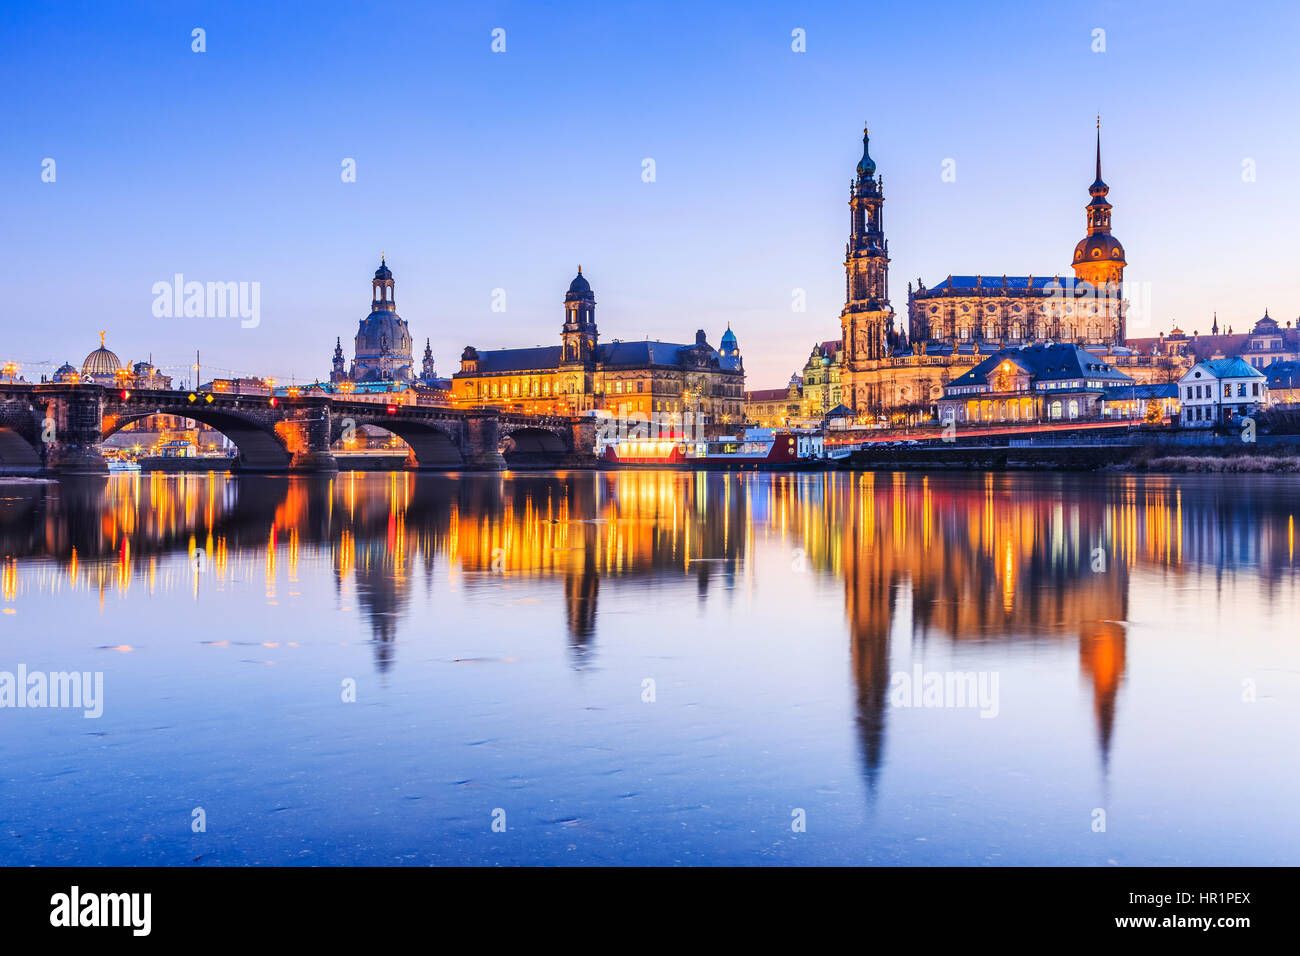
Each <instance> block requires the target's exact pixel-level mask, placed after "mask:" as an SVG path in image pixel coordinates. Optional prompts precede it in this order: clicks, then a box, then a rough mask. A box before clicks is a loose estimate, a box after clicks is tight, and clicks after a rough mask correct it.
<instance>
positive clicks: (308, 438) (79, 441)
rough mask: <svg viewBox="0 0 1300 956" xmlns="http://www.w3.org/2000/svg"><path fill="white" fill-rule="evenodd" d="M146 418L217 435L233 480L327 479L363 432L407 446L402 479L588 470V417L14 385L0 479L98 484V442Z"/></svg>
mask: <svg viewBox="0 0 1300 956" xmlns="http://www.w3.org/2000/svg"><path fill="white" fill-rule="evenodd" d="M151 415H176V416H180V417H183V418H189V419H193V420H194V421H196V422H201V423H202V424H204V425H208V426H210V427H212V428H214V429H216V430H217V431H219V432H221V433H222V434H223V435H225V436H226V437H227V438H229V439H230V440H231V442H232V443H233V444H234V445H235V447H236V449H238V452H239V454H238V460H237V465H236V467H237V469H238V470H239V471H250V472H265V473H273V474H275V473H280V474H282V473H287V472H330V471H337V470H338V462H337V461H336V460H335V458H334V454H333V451H332V446H333V444H334V443H335V442H337V441H339V440H340V439H344V438H346V437H348V435H349V433H350V431H351V430H354V429H357V428H360V427H361V426H363V425H376V426H378V427H380V428H383V429H386V430H387V431H390V432H392V433H393V434H395V435H397V436H398V437H399V438H401V439H402V440H404V441H405V442H406V443H407V444H408V445H410V447H411V455H410V456H409V457H408V459H407V465H408V467H411V468H419V469H432V470H440V471H463V470H474V471H499V470H502V469H505V468H507V467H516V468H518V467H538V468H579V467H589V466H591V465H594V464H595V451H594V449H595V444H596V422H595V420H594V419H591V418H570V417H553V416H547V417H543V416H532V415H518V414H507V413H502V412H500V411H498V410H497V409H494V408H475V409H458V408H449V407H445V406H439V405H386V404H384V403H379V402H365V401H356V400H337V401H336V400H332V399H329V398H326V397H323V396H301V397H283V396H277V397H274V398H272V397H270V396H265V395H230V394H221V393H206V392H188V391H160V390H130V391H123V390H118V389H112V388H106V387H103V386H99V385H65V384H57V385H56V384H48V385H30V384H25V383H19V384H8V385H4V384H0V471H3V472H7V473H18V474H40V473H52V474H102V473H104V472H105V471H106V470H107V465H106V464H105V461H104V458H103V456H102V455H101V454H100V451H99V445H100V443H101V442H103V441H104V440H105V439H107V438H108V437H109V436H110V435H112V434H113V433H114V432H116V431H118V430H119V429H121V428H123V427H124V426H126V425H129V424H130V423H132V422H136V421H140V420H141V419H144V418H148V417H149V416H151Z"/></svg>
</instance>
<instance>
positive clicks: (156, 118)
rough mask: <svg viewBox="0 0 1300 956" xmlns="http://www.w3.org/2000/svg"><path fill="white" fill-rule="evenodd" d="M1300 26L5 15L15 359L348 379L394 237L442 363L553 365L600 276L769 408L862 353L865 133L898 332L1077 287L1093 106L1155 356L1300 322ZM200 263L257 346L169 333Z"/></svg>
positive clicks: (685, 15)
mask: <svg viewBox="0 0 1300 956" xmlns="http://www.w3.org/2000/svg"><path fill="white" fill-rule="evenodd" d="M1298 26H1300V12H1298V8H1297V5H1296V4H1294V3H1268V4H1263V3H1261V4H1246V5H1244V6H1236V7H1229V6H1225V5H1222V4H1212V3H1204V2H1195V3H1132V2H1102V3H1082V4H1042V3H1025V4H1021V3H999V4H969V3H957V2H953V3H915V4H909V5H903V4H890V5H873V4H861V3H854V4H840V3H836V4H811V5H809V4H803V3H798V4H796V3H718V4H700V3H660V2H655V3H639V4H635V5H629V4H614V3H596V2H591V3H585V4H559V3H545V4H543V3H502V4H468V3H467V4H443V3H432V4H431V3H392V4H389V3H346V4H343V3H337V4H335V3H313V4H301V5H280V4H268V3H258V4H254V3H245V2H222V3H183V2H182V3H164V2H159V3H151V4H145V3H135V4H122V5H112V6H109V5H102V4H98V3H50V4H22V5H18V4H10V5H8V6H7V7H6V9H5V10H4V11H3V13H0V75H2V76H3V79H4V86H5V90H6V95H5V97H4V103H3V106H2V107H0V109H3V113H4V120H5V123H4V125H5V136H4V137H3V139H0V176H2V177H3V184H4V211H5V213H6V215H5V225H6V228H5V229H4V230H3V232H0V293H2V295H0V301H2V302H3V309H4V311H5V322H4V329H5V337H4V343H3V346H2V347H0V352H3V355H0V359H3V360H4V361H17V362H19V363H20V364H21V368H22V374H25V375H26V376H27V377H28V378H29V379H32V380H35V379H38V378H39V377H40V375H41V374H43V373H45V374H48V373H49V372H52V371H53V369H54V368H55V367H57V366H58V365H59V364H61V363H63V362H64V361H71V362H73V363H74V364H80V362H81V360H82V359H83V358H84V357H85V355H86V353H87V352H89V351H90V350H91V349H92V348H94V347H95V346H96V345H97V344H98V332H99V330H100V329H107V330H108V345H109V347H110V348H112V349H113V350H114V351H115V352H117V354H118V355H119V356H120V357H121V359H122V360H123V361H126V360H129V359H131V360H139V359H143V358H144V357H146V355H147V354H149V353H152V355H153V357H154V361H155V363H156V364H158V365H160V366H164V367H166V368H168V369H169V370H170V371H171V373H172V374H174V375H176V376H177V377H178V378H179V377H184V376H185V375H186V374H188V373H187V372H186V371H185V368H186V367H187V366H188V365H189V364H191V363H192V361H193V354H194V351H195V349H201V350H202V356H203V365H204V378H207V377H209V376H210V375H213V374H231V373H239V374H261V375H274V376H276V377H277V378H279V379H281V380H283V381H288V380H290V379H291V378H293V379H296V380H298V381H312V380H315V379H317V378H320V377H324V376H326V375H328V372H329V362H330V356H331V353H332V350H333V347H334V340H335V337H336V336H341V337H342V339H343V343H344V347H345V349H346V351H347V355H348V357H349V358H351V338H352V336H354V335H355V334H356V328H357V322H358V320H359V319H361V318H362V317H363V316H365V314H366V313H367V312H368V311H369V303H370V287H369V280H370V276H371V274H372V273H373V271H374V269H375V267H376V266H377V265H378V259H379V253H380V250H381V249H383V250H387V253H388V264H389V265H390V267H391V268H392V269H393V272H394V277H395V279H396V281H397V290H396V292H397V307H398V311H399V312H400V314H401V315H402V317H403V318H405V319H406V320H407V321H408V322H409V323H410V328H411V333H412V335H413V336H414V337H415V339H416V342H417V348H416V358H417V361H418V359H419V356H420V353H421V352H422V351H423V347H424V340H425V338H426V337H427V338H430V339H431V340H432V343H433V350H434V355H435V358H436V359H437V365H438V370H439V371H440V372H441V373H443V374H450V373H451V372H453V371H455V370H456V369H457V368H458V367H459V365H458V358H459V355H460V351H461V349H462V348H463V347H464V346H465V345H466V344H470V343H472V344H474V345H476V346H478V347H479V348H496V347H506V346H531V345H537V344H557V343H558V341H559V329H560V325H561V323H562V321H563V309H562V306H561V302H562V299H563V296H564V291H565V289H566V287H567V286H568V283H569V281H570V279H571V278H572V277H573V274H574V272H575V271H576V269H577V265H578V264H579V263H581V264H582V266H583V271H584V273H585V274H586V275H587V276H588V278H589V279H590V280H591V283H592V286H593V288H594V290H595V293H596V299H597V303H598V305H597V313H596V315H597V320H598V324H599V327H600V333H601V337H602V340H606V341H608V340H610V339H613V338H624V339H632V338H643V337H650V338H658V339H663V340H666V341H679V342H690V341H693V338H694V333H695V330H696V329H697V328H703V329H705V330H706V331H707V332H708V335H709V339H710V341H711V342H712V343H713V344H714V345H715V346H716V345H717V343H718V339H719V338H720V336H721V334H722V332H723V330H724V329H725V328H726V326H727V323H730V324H731V326H732V328H733V329H734V330H735V331H736V334H737V336H738V338H739V341H740V346H741V349H742V352H743V355H744V357H745V365H746V369H747V372H748V375H747V387H748V388H765V387H774V386H777V385H781V384H783V383H784V382H785V381H786V379H787V378H788V377H789V375H790V373H791V372H792V371H794V370H795V369H797V368H799V367H801V366H802V365H803V363H804V361H805V359H806V357H807V355H808V351H809V349H810V348H811V346H812V345H813V343H814V342H817V341H822V340H826V339H832V338H836V337H838V335H839V312H840V309H841V307H842V305H843V297H844V274H843V266H842V256H843V252H844V242H845V238H846V235H847V228H848V207H847V205H846V200H847V198H848V196H847V191H848V184H849V179H850V177H851V175H852V172H853V168H854V165H855V164H856V162H857V160H858V157H859V156H860V154H861V135H862V125H863V123H864V121H865V122H868V123H869V124H870V127H871V138H872V147H871V153H872V156H873V157H874V159H875V160H876V162H877V164H878V166H879V171H880V173H881V174H882V175H883V176H884V186H885V196H886V203H885V212H884V223H885V229H886V235H887V236H888V238H889V242H890V253H891V256H892V260H893V261H892V264H891V268H890V291H891V297H892V302H893V306H894V308H895V310H897V312H898V313H899V316H900V319H904V318H905V313H906V309H907V283H908V282H909V281H913V282H914V281H916V279H917V277H921V278H923V279H924V280H925V282H926V283H927V284H930V285H935V284H938V283H939V282H940V281H942V280H943V278H944V277H945V276H947V275H948V274H949V273H953V274H976V273H982V274H984V275H988V276H997V277H1000V276H1001V275H1002V274H1003V273H1006V274H1012V275H1016V274H1019V275H1023V274H1026V273H1034V274H1036V275H1050V274H1056V273H1064V274H1067V275H1068V274H1069V266H1070V257H1071V254H1072V251H1073V248H1074V244H1075V242H1077V241H1078V239H1080V238H1081V237H1082V236H1083V234H1084V205H1085V203H1086V202H1087V200H1088V194H1087V187H1088V184H1089V183H1090V182H1091V181H1092V175H1093V169H1092V166H1093V149H1094V136H1095V116H1096V115H1097V114H1098V113H1100V114H1101V116H1102V150H1103V173H1104V178H1105V179H1106V181H1107V182H1108V183H1109V184H1110V187H1111V192H1110V200H1111V201H1112V202H1113V203H1114V231H1115V235H1116V236H1117V237H1118V238H1119V239H1120V240H1121V241H1122V242H1123V243H1124V247H1125V249H1126V251H1127V255H1128V261H1129V263H1130V266H1129V269H1128V275H1127V277H1128V279H1130V280H1132V281H1134V282H1138V283H1145V284H1146V285H1145V286H1144V288H1145V290H1146V292H1144V293H1143V294H1144V295H1146V296H1147V300H1148V301H1149V303H1150V307H1151V312H1152V320H1151V321H1150V322H1149V323H1148V324H1146V325H1145V326H1143V325H1140V324H1135V323H1130V329H1129V331H1130V334H1131V335H1153V334H1155V333H1156V332H1157V331H1162V330H1167V329H1168V328H1170V327H1171V326H1172V325H1174V324H1175V323H1177V324H1178V325H1180V326H1181V327H1182V328H1183V329H1185V330H1187V331H1188V332H1191V331H1193V330H1200V331H1202V332H1207V331H1208V330H1209V327H1210V323H1211V314H1212V313H1213V312H1214V311H1217V312H1218V316H1219V323H1220V325H1221V326H1223V327H1226V326H1228V325H1231V326H1233V327H1234V330H1235V331H1245V330H1246V329H1248V328H1249V327H1250V325H1251V324H1252V323H1253V322H1254V320H1255V319H1256V318H1258V317H1259V315H1261V314H1262V313H1263V311H1264V309H1265V307H1268V308H1269V310H1270V312H1271V314H1272V315H1273V316H1274V317H1275V318H1277V319H1278V320H1279V321H1287V320H1290V321H1295V320H1296V317H1297V315H1298V314H1300V269H1297V265H1296V263H1297V257H1298V256H1300V238H1298V233H1297V229H1296V226H1295V223H1296V221H1297V219H1298V218H1300V182H1298V180H1297V175H1298V173H1300V125H1298V124H1297V123H1296V121H1295V105H1296V104H1295V92H1294V90H1295V82H1294V79H1293V78H1292V76H1291V74H1292V73H1293V72H1294V62H1293V61H1294V43H1295V39H1294V38H1295V36H1296V35H1297V27H1298ZM196 27H201V28H203V29H204V30H205V31H206V46H207V50H206V52H204V53H195V52H192V50H191V43H192V39H191V31H192V30H193V29H194V28H196ZM494 28H502V29H504V30H505V31H506V52H504V53H493V52H492V49H491V44H492V35H491V34H492V31H493V29H494ZM795 29H802V30H804V31H805V32H806V45H807V51H806V52H803V53H796V52H794V51H793V50H792V49H791V45H792V37H791V33H792V31H793V30H795ZM1097 29H1102V30H1104V31H1105V51H1104V52H1094V50H1093V47H1094V46H1095V45H1096V42H1095V40H1094V30H1097ZM46 158H52V159H54V160H55V163H56V167H55V168H56V180H55V182H53V183H48V182H43V181H42V177H41V174H42V162H43V160H45V159H46ZM349 158H350V159H354V160H355V161H356V171H357V181H356V182H355V183H345V182H343V181H342V178H341V176H340V172H341V168H342V167H341V164H342V162H343V161H344V160H345V159H349ZM646 158H651V159H653V160H654V161H655V174H656V178H655V181H654V182H651V183H647V182H643V181H642V163H643V160H644V159H646ZM946 160H952V161H953V163H954V165H953V167H952V168H955V172H956V179H955V181H953V182H945V181H944V179H943V177H942V175H941V174H942V172H943V169H944V165H945V161H946ZM1247 161H1249V165H1253V169H1254V180H1253V181H1249V177H1248V176H1243V170H1244V168H1245V167H1244V166H1243V164H1244V163H1247ZM175 273H182V274H183V275H184V276H185V278H186V279H187V280H197V281H203V282H207V281H221V282H232V281H233V282H258V283H260V284H261V322H260V325H259V326H258V327H257V328H252V329H246V328H241V326H240V323H239V321H238V320H237V319H218V318H202V319H200V318H189V319H186V318H173V319H158V318H155V317H154V315H153V313H152V309H151V307H152V304H153V299H154V296H153V293H152V291H151V289H152V287H153V285H154V283H156V282H159V281H170V280H171V278H172V276H173V275H174V274H175ZM498 288H499V289H504V290H505V292H506V307H507V308H506V311H505V312H504V313H501V312H494V311H492V302H493V290H494V289H498ZM796 289H803V290H806V296H807V309H806V311H805V312H802V313H799V312H795V311H793V310H792V296H793V294H794V292H793V290H796Z"/></svg>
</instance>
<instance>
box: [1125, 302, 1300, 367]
mask: <svg viewBox="0 0 1300 956" xmlns="http://www.w3.org/2000/svg"><path fill="white" fill-rule="evenodd" d="M1128 345H1129V348H1131V349H1132V350H1133V352H1134V354H1136V355H1143V356H1154V357H1156V358H1167V359H1171V360H1172V367H1176V369H1177V372H1176V376H1175V377H1180V376H1181V375H1182V373H1183V372H1185V371H1187V369H1189V368H1191V366H1193V365H1194V364H1196V363H1197V362H1200V361H1204V360H1207V359H1222V358H1236V357H1238V356H1240V357H1241V358H1242V359H1243V360H1244V361H1245V362H1246V364H1247V365H1250V366H1251V367H1253V368H1257V369H1260V370H1261V371H1262V370H1263V369H1266V368H1268V367H1269V366H1270V365H1272V364H1273V363H1274V362H1293V361H1296V360H1300V328H1294V327H1293V326H1292V323H1291V322H1290V321H1287V323H1286V324H1285V325H1284V326H1283V325H1280V324H1279V323H1278V321H1277V320H1276V319H1274V318H1273V317H1272V316H1270V315H1269V314H1268V310H1267V309H1265V310H1264V315H1263V316H1262V317H1261V318H1259V319H1258V320H1256V322H1255V325H1254V327H1253V328H1251V330H1250V331H1249V332H1239V333H1234V332H1233V331H1232V326H1230V325H1229V326H1228V327H1227V328H1226V329H1225V330H1223V331H1220V329H1219V317H1218V315H1217V314H1216V315H1214V316H1213V317H1212V319H1211V324H1210V331H1209V333H1208V334H1206V335H1202V334H1201V332H1200V330H1195V331H1193V332H1192V334H1191V335H1188V334H1187V333H1186V332H1184V331H1183V330H1182V329H1180V328H1178V327H1177V326H1175V327H1174V328H1173V329H1172V330H1171V331H1170V332H1169V334H1168V335H1166V334H1164V333H1161V334H1160V335H1157V336H1150V337H1146V338H1137V339H1129V341H1128Z"/></svg>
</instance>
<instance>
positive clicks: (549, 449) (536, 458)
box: [500, 424, 573, 468]
mask: <svg viewBox="0 0 1300 956" xmlns="http://www.w3.org/2000/svg"><path fill="white" fill-rule="evenodd" d="M500 437H501V449H500V450H501V455H502V457H503V458H505V460H506V464H507V465H508V466H509V467H511V468H556V467H561V466H563V465H565V464H567V463H568V461H569V459H570V458H571V457H572V454H573V449H572V447H571V442H572V437H571V436H569V435H568V434H566V433H565V432H564V431H562V430H559V429H555V428H548V427H546V426H545V425H523V424H520V425H506V424H503V425H502V426H501V431H500Z"/></svg>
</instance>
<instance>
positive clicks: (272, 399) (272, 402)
mask: <svg viewBox="0 0 1300 956" xmlns="http://www.w3.org/2000/svg"><path fill="white" fill-rule="evenodd" d="M275 405H276V398H275V396H274V395H272V396H271V407H272V408H275Z"/></svg>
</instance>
